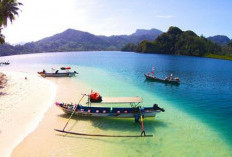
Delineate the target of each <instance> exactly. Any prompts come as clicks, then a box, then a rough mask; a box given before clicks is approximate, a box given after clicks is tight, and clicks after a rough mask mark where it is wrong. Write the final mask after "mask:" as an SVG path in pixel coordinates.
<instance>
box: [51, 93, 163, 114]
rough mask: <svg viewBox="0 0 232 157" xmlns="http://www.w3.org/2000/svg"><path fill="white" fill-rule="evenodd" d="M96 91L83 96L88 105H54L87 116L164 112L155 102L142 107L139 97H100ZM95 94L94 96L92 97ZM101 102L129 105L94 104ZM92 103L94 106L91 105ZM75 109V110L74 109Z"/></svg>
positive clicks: (57, 103) (65, 110)
mask: <svg viewBox="0 0 232 157" xmlns="http://www.w3.org/2000/svg"><path fill="white" fill-rule="evenodd" d="M95 93H96V92H94V93H92V94H90V95H87V94H85V96H88V97H89V99H88V102H87V104H88V106H83V105H80V104H67V103H60V102H56V106H58V107H59V108H61V109H62V110H63V111H64V112H65V113H68V114H70V113H72V112H74V114H75V115H77V116H85V117H86V116H88V117H113V118H136V116H137V117H140V115H143V116H144V117H155V115H156V114H157V113H159V112H164V109H163V108H160V107H159V106H158V105H157V104H154V105H153V106H152V107H142V106H140V105H139V104H140V103H141V102H142V98H141V97H105V98H102V97H101V96H100V95H99V94H97V96H96V94H95ZM94 95H95V98H94ZM102 104H111V106H112V105H116V104H130V107H100V106H97V107H96V105H102ZM92 105H94V107H93V106H92ZM74 109H75V110H74Z"/></svg>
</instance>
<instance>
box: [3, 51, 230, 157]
mask: <svg viewBox="0 0 232 157" xmlns="http://www.w3.org/2000/svg"><path fill="white" fill-rule="evenodd" d="M0 60H1V61H7V60H10V62H11V64H10V65H9V66H5V67H3V66H2V67H0V68H4V69H13V70H17V71H28V72H34V73H35V72H36V71H42V69H46V70H47V71H51V70H50V69H51V68H57V69H58V68H59V67H61V66H71V67H72V69H73V70H76V71H77V72H79V74H78V76H77V77H75V78H72V79H74V80H75V79H76V80H81V81H83V82H85V83H87V84H88V85H89V86H90V87H91V88H92V89H93V90H94V91H98V92H99V93H100V94H101V95H102V96H103V97H104V96H105V97H108V96H115V97H117V96H122V97H126V96H141V97H142V98H143V103H142V105H144V106H152V105H153V104H154V103H157V104H158V105H159V106H160V107H163V108H164V109H165V110H166V111H165V112H164V113H160V114H158V115H157V117H156V118H155V119H153V118H148V119H146V118H145V129H146V133H147V134H153V135H154V136H153V137H152V138H146V139H140V138H139V139H120V138H119V139H107V140H106V139H104V140H99V141H97V140H93V139H91V138H88V139H86V140H87V141H88V142H91V140H93V141H94V143H96V144H100V145H101V146H102V147H101V148H99V150H98V151H100V156H102V155H103V156H109V155H110V156H118V155H119V154H118V151H120V152H123V153H122V154H121V155H120V156H141V155H144V156H173V155H174V156H232V151H231V150H232V134H231V130H232V123H231V122H232V101H231V100H232V72H231V69H232V62H231V61H227V60H218V59H210V58H200V57H187V56H171V55H158V54H140V53H133V52H112V51H96V52H57V53H41V54H30V55H16V56H9V57H1V58H0ZM152 67H155V75H156V76H157V77H161V78H165V77H166V76H168V75H170V74H173V75H174V77H179V78H180V81H181V82H180V85H171V84H164V83H159V82H150V81H147V80H146V79H145V77H144V73H147V72H151V70H152ZM66 92H68V91H66ZM80 97H81V96H79V97H77V101H78V100H79V98H80ZM90 125H92V128H93V129H96V128H97V129H98V130H99V133H100V134H130V135H132V134H133V135H135V134H136V135H138V134H140V131H141V128H140V126H139V125H137V124H134V122H133V119H132V120H123V119H117V120H112V119H111V120H108V119H106V120H105V119H100V120H95V119H93V120H92V121H91V122H90ZM90 132H91V131H90ZM105 149H107V152H105ZM73 153H79V152H78V150H75V151H74V152H73ZM82 154H83V152H82ZM86 155H87V154H86Z"/></svg>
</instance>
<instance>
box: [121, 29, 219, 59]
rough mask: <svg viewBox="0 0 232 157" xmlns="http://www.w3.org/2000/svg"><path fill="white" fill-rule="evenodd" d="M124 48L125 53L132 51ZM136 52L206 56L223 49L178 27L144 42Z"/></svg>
mask: <svg viewBox="0 0 232 157" xmlns="http://www.w3.org/2000/svg"><path fill="white" fill-rule="evenodd" d="M126 47H128V46H127V45H126V46H125V47H124V48H123V50H124V51H131V49H128V50H127V49H126ZM134 47H135V49H134V51H136V52H142V53H159V54H172V55H189V56H204V55H205V54H207V53H211V54H216V53H220V52H222V47H221V46H219V45H217V44H215V43H212V42H211V41H210V40H208V39H206V38H204V37H203V36H201V37H199V36H197V35H196V34H195V33H194V32H193V31H182V30H181V29H179V28H177V27H170V28H169V30H168V31H167V32H166V33H163V34H161V35H160V36H159V37H157V38H156V39H155V40H154V41H152V42H149V41H147V40H144V41H142V42H141V43H139V44H138V45H137V46H134Z"/></svg>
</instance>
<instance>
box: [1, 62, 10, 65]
mask: <svg viewBox="0 0 232 157" xmlns="http://www.w3.org/2000/svg"><path fill="white" fill-rule="evenodd" d="M9 64H10V62H9V61H7V62H0V65H9Z"/></svg>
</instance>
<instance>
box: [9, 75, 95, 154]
mask: <svg viewBox="0 0 232 157" xmlns="http://www.w3.org/2000/svg"><path fill="white" fill-rule="evenodd" d="M49 80H50V81H53V82H54V83H55V84H56V86H57V93H56V101H58V102H73V103H77V102H78V101H79V99H80V97H81V94H82V93H88V92H89V91H90V88H88V86H87V85H86V84H84V83H83V82H81V81H78V82H77V81H76V80H73V79H72V78H71V79H70V78H59V79H57V78H49ZM67 91H69V92H67ZM86 99H87V97H86ZM83 101H86V100H85V99H84V100H83ZM53 104H54V103H53ZM68 117H69V115H66V114H64V112H63V111H62V110H60V109H59V108H57V107H56V106H55V105H52V106H51V107H50V108H49V109H48V110H47V111H46V113H45V115H44V117H43V119H42V122H41V123H39V125H38V127H37V128H36V129H35V130H34V131H33V132H31V133H30V134H29V135H28V136H27V137H26V138H25V139H24V140H23V141H22V142H21V143H20V144H19V145H17V147H15V149H14V150H13V152H12V154H11V156H12V157H14V156H15V157H24V156H34V157H35V156H38V157H40V156H60V155H61V154H62V153H61V154H56V153H57V149H58V148H59V147H62V145H63V144H64V140H68V139H65V138H62V136H63V135H62V134H60V133H57V132H55V131H54V129H62V128H63V127H64V124H65V123H66V122H67V119H68ZM73 123H76V120H75V119H71V120H70V122H69V126H68V127H67V129H68V128H69V127H70V126H72V125H73ZM80 123H81V122H80ZM78 125H85V124H78ZM85 129H86V128H85ZM87 129H88V128H87ZM65 136H66V135H65ZM65 136H64V137H65ZM68 142H70V141H67V145H65V146H64V147H65V149H68V148H67V146H68V145H69V144H68ZM65 143H66V142H65ZM78 143H79V142H78ZM38 145H39V146H38ZM37 146H38V147H39V148H38V147H37ZM41 150H43V151H41ZM63 155H64V156H70V154H62V155H61V156H63ZM92 155H94V154H92ZM71 156H73V154H72V155H71Z"/></svg>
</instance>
